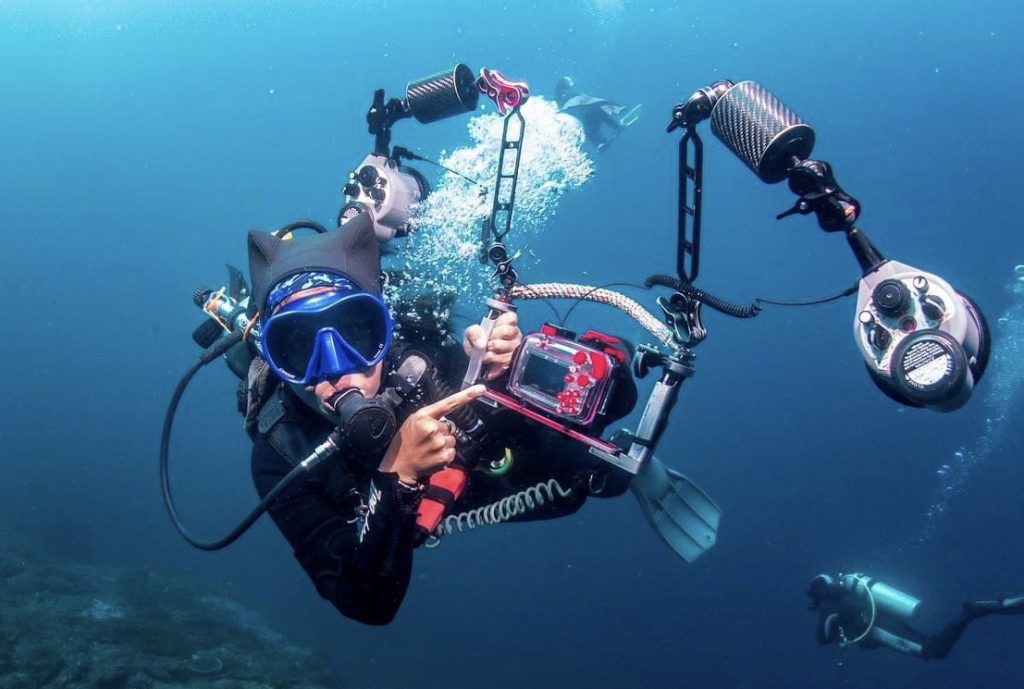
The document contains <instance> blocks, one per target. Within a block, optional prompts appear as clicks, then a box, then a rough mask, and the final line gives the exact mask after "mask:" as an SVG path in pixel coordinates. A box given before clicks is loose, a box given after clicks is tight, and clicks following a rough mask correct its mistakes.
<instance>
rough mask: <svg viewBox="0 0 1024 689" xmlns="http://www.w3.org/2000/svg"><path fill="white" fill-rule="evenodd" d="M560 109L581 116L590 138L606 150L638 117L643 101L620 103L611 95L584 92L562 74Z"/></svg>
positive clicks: (557, 90)
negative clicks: (629, 104)
mask: <svg viewBox="0 0 1024 689" xmlns="http://www.w3.org/2000/svg"><path fill="white" fill-rule="evenodd" d="M555 102H556V103H557V104H558V109H559V111H561V112H564V113H565V114H567V115H571V116H572V117H574V118H576V119H577V120H579V122H580V124H582V125H583V133H584V134H585V135H586V137H587V141H588V142H590V143H592V144H594V146H596V147H597V150H598V151H603V150H604V149H605V148H606V147H607V146H608V144H610V143H611V142H612V141H613V140H614V139H615V138H616V137H617V136H618V135H619V134H621V133H622V131H623V130H624V129H626V127H628V126H630V125H631V124H633V123H634V122H636V121H637V120H638V119H640V113H641V111H642V110H643V106H642V105H639V104H638V105H633V106H626V105H619V104H618V103H615V102H614V101H610V100H608V99H607V98H597V97H594V96H588V95H587V94H585V93H581V92H580V91H579V90H577V88H576V81H575V80H574V79H573V78H572V77H562V78H561V79H560V80H559V82H558V84H556V85H555Z"/></svg>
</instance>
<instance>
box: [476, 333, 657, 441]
mask: <svg viewBox="0 0 1024 689" xmlns="http://www.w3.org/2000/svg"><path fill="white" fill-rule="evenodd" d="M630 357H631V349H630V347H629V346H628V345H627V344H626V343H624V342H623V341H622V340H620V339H619V338H617V337H612V336H610V335H604V334H601V333H598V332H595V331H593V330H590V331H587V332H586V333H585V334H583V335H582V336H580V337H578V338H577V337H576V336H575V334H574V333H572V332H570V331H569V330H566V329H564V328H560V327H557V326H554V325H551V324H545V325H544V327H542V328H541V329H540V331H539V332H536V333H531V334H530V335H527V336H526V337H525V338H523V343H522V345H521V346H520V347H519V350H518V351H517V352H516V355H515V358H514V359H513V360H512V365H511V367H510V369H509V377H508V386H507V387H508V392H507V393H501V392H498V391H495V390H488V391H487V393H486V397H487V398H490V399H491V400H492V401H493V402H495V403H497V404H499V405H500V406H502V407H505V408H506V409H509V410H511V411H514V412H516V413H518V414H521V415H523V416H526V417H527V418H530V419H533V420H534V421H536V422H538V423H541V424H543V425H545V426H547V427H548V428H551V429H553V430H555V431H558V432H559V433H562V434H563V435H567V436H569V437H570V438H573V439H574V440H578V441H580V442H582V443H585V444H587V445H590V446H591V447H593V448H595V449H597V450H600V451H602V452H603V453H610V454H615V453H617V452H618V451H619V449H618V448H617V447H615V446H614V445H611V444H610V443H606V442H604V441H602V440H601V439H600V435H601V433H602V432H603V431H604V427H605V426H606V425H607V424H608V423H609V422H610V421H613V420H614V419H618V418H622V417H623V416H625V415H626V414H628V413H629V412H630V411H632V409H633V407H634V406H635V405H636V400H637V392H636V385H635V383H634V382H633V377H632V375H631V374H630V371H629V366H628V365H627V364H628V362H629V359H630Z"/></svg>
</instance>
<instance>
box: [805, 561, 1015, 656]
mask: <svg viewBox="0 0 1024 689" xmlns="http://www.w3.org/2000/svg"><path fill="white" fill-rule="evenodd" d="M807 595H808V596H809V597H810V598H811V602H810V604H809V605H808V608H809V609H810V610H812V611H817V612H818V628H817V637H818V643H820V644H822V645H828V644H833V643H834V644H837V645H838V646H839V647H841V648H845V647H847V646H850V645H856V646H860V647H861V648H863V649H873V648H878V647H884V648H889V649H891V650H893V651H897V652H899V653H905V654H907V655H912V656H918V657H920V658H924V659H926V660H930V659H936V660H938V659H942V658H945V657H946V656H947V655H948V654H949V652H950V650H952V648H953V646H954V645H955V644H956V642H957V641H959V639H960V636H961V635H962V634H963V633H964V630H965V629H967V625H969V624H970V623H971V622H972V621H973V620H975V619H977V618H979V617H985V616H987V615H1022V614H1024V596H1015V597H1013V598H1003V599H1001V600H979V601H967V602H965V603H964V604H963V611H962V612H961V613H960V615H959V616H957V617H956V618H955V619H953V620H952V621H950V622H949V623H948V624H946V625H945V626H944V627H943V628H942V629H940V630H939V631H938V632H936V633H934V634H926V633H924V632H921V631H919V630H917V629H916V628H915V627H914V626H912V625H913V622H914V620H915V618H916V617H917V613H918V610H919V608H920V607H921V601H919V600H918V599H916V598H914V597H913V596H910V595H908V594H906V593H904V592H903V591H900V590H898V589H895V588H893V587H892V586H889V585H888V584H885V583H883V582H881V581H878V580H876V579H872V578H871V577H868V576H865V575H864V574H860V573H855V574H838V575H836V576H835V577H831V576H829V575H827V574H819V575H818V576H816V577H814V579H812V580H811V584H810V587H809V588H808V590H807Z"/></svg>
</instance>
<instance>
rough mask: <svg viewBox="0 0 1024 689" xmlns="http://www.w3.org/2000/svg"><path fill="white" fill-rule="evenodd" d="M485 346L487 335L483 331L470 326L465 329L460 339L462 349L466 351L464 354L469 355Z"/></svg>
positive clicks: (477, 327) (475, 326)
mask: <svg viewBox="0 0 1024 689" xmlns="http://www.w3.org/2000/svg"><path fill="white" fill-rule="evenodd" d="M486 346H487V334H486V333H484V329H483V328H481V327H480V326H479V325H471V326H469V327H468V328H466V332H465V334H464V335H463V337H462V348H463V349H464V350H466V354H470V353H471V352H472V350H474V349H483V348H484V347H486Z"/></svg>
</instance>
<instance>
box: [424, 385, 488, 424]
mask: <svg viewBox="0 0 1024 689" xmlns="http://www.w3.org/2000/svg"><path fill="white" fill-rule="evenodd" d="M486 391H487V388H485V387H484V386H483V385H473V386H471V387H468V388H466V389H465V390H460V391H459V392H456V393H455V394H453V395H448V396H447V397H445V398H444V399H443V400H438V401H437V402H434V403H433V404H428V405H427V406H425V407H423V408H422V409H420V410H419V411H418V412H416V413H417V414H419V415H421V416H429V417H430V418H432V419H438V420H440V418H441V417H442V416H444V415H445V414H450V413H451V412H453V411H455V410H456V409H458V408H459V407H463V406H465V405H467V404H469V403H470V402H472V401H473V400H475V399H476V398H477V397H479V396H480V395H482V394H484V393H485V392H486Z"/></svg>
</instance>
